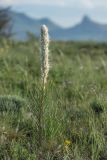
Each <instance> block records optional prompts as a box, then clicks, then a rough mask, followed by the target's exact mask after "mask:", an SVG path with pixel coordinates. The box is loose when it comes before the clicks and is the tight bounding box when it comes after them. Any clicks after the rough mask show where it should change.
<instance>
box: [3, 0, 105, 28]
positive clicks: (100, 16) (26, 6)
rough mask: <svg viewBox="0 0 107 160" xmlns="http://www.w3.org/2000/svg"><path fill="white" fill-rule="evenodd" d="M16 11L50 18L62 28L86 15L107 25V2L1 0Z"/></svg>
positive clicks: (91, 0)
mask: <svg viewBox="0 0 107 160" xmlns="http://www.w3.org/2000/svg"><path fill="white" fill-rule="evenodd" d="M0 5H6V6H8V5H10V6H12V8H13V9H14V10H17V11H19V12H24V13H26V14H28V15H29V16H32V17H35V18H41V17H42V18H43V17H48V18H50V19H51V20H53V21H54V22H56V23H58V24H60V25H62V26H65V27H67V26H72V25H74V24H76V23H77V22H79V21H80V20H81V18H82V17H83V16H84V15H89V16H90V17H91V18H92V19H94V20H96V21H98V22H101V23H107V0H0Z"/></svg>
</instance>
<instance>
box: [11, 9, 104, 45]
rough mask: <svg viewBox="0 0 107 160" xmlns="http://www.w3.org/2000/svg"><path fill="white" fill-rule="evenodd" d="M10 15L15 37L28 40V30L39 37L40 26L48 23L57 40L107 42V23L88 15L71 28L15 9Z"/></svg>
mask: <svg viewBox="0 0 107 160" xmlns="http://www.w3.org/2000/svg"><path fill="white" fill-rule="evenodd" d="M10 16H11V18H12V22H13V28H12V32H13V33H14V38H16V39H18V40H26V39H27V32H31V33H33V34H34V35H35V36H37V37H38V36H39V35H40V26H41V25H42V24H46V25H47V26H48V28H49V33H50V37H51V38H52V39H55V40H74V41H88V40H89V41H99V42H105V41H106V42H107V25H102V24H99V23H97V22H94V21H93V20H91V19H90V18H89V17H88V16H84V17H83V19H82V21H81V22H80V23H79V24H77V25H75V26H74V27H71V28H62V27H60V26H59V25H57V24H55V23H53V22H52V21H51V20H49V19H47V18H43V19H33V18H30V17H28V16H27V15H25V14H23V13H16V12H13V11H11V12H10Z"/></svg>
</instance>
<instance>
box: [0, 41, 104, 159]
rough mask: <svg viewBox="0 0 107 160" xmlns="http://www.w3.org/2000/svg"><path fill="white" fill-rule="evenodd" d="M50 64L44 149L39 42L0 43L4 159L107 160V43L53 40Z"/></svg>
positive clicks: (0, 122) (0, 127)
mask: <svg viewBox="0 0 107 160" xmlns="http://www.w3.org/2000/svg"><path fill="white" fill-rule="evenodd" d="M50 65H51V66H50V73H49V77H48V83H47V84H46V85H47V86H46V90H45V92H46V93H45V99H44V114H43V121H44V123H43V128H42V129H43V140H42V149H40V150H39V148H38V146H39V135H38V133H39V132H38V130H39V129H38V111H39V106H40V104H41V99H42V95H41V83H40V80H41V78H40V77H41V72H40V68H41V66H40V51H39V41H37V40H34V39H31V40H30V41H28V42H15V41H9V40H0V160H38V155H39V159H41V160H106V159H107V44H104V43H103V44H97V43H91V42H89V43H88V42H87V43H82V42H81V43H74V42H51V44H50ZM2 107H3V109H2Z"/></svg>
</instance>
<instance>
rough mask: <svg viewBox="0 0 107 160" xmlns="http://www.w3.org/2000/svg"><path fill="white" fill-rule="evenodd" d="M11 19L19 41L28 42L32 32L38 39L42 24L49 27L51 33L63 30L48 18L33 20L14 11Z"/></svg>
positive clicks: (14, 32)
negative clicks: (29, 34)
mask: <svg viewBox="0 0 107 160" xmlns="http://www.w3.org/2000/svg"><path fill="white" fill-rule="evenodd" d="M10 17H11V19H12V24H13V27H12V33H13V35H14V38H16V39H19V40H26V39H27V32H31V33H33V34H34V35H36V36H37V37H38V36H39V35H40V27H41V25H42V24H46V25H47V26H48V27H49V32H50V33H51V32H53V31H54V30H57V29H60V28H61V27H59V26H58V25H56V24H55V23H53V22H52V21H51V20H49V19H47V18H43V19H33V18H30V17H28V16H27V15H25V14H23V13H16V12H13V11H11V12H10Z"/></svg>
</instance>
